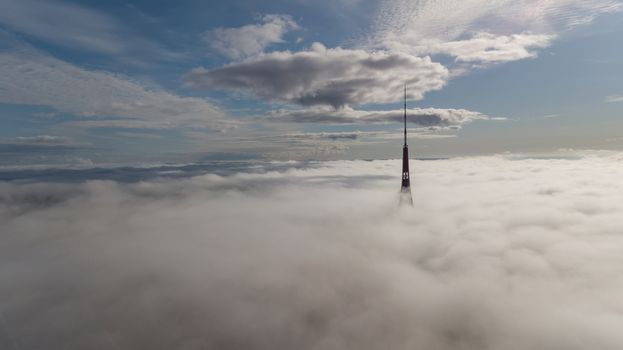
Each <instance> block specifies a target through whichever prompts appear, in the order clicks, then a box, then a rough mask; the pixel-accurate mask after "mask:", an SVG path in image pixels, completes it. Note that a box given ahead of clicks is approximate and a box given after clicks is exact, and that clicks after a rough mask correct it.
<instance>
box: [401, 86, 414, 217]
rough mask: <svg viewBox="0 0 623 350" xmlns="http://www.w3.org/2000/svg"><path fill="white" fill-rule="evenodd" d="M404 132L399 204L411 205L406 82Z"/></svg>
mask: <svg viewBox="0 0 623 350" xmlns="http://www.w3.org/2000/svg"><path fill="white" fill-rule="evenodd" d="M404 134H405V143H404V146H403V147H402V183H401V185H400V204H401V205H402V204H409V205H413V198H412V197H411V181H410V179H409V147H408V146H407V84H406V83H405V88H404Z"/></svg>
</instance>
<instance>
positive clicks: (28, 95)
mask: <svg viewBox="0 0 623 350" xmlns="http://www.w3.org/2000/svg"><path fill="white" fill-rule="evenodd" d="M0 75H2V76H3V77H4V79H2V80H1V81H0V102H1V103H12V104H26V105H40V106H47V107H51V108H53V109H55V110H57V111H61V112H65V113H69V114H74V115H78V116H80V115H81V116H97V117H102V119H104V120H97V121H84V122H82V123H81V125H85V126H95V127H97V126H107V127H129V128H134V127H140V128H158V129H162V128H172V127H184V126H186V127H189V126H190V127H210V128H216V129H221V128H224V127H225V128H226V127H228V122H226V121H225V120H224V113H223V112H222V111H220V110H219V108H217V107H216V106H215V105H213V104H212V103H210V102H208V101H207V100H205V99H202V98H197V97H182V96H178V95H175V94H172V93H169V92H166V91H164V90H158V89H149V88H147V87H145V86H144V85H143V84H141V83H140V82H138V81H134V80H132V79H129V78H127V77H123V76H119V75H115V74H112V73H109V72H104V71H95V70H88V69H84V68H81V67H78V66H75V65H72V64H69V63H66V62H63V61H61V60H58V59H55V58H53V57H50V56H45V55H42V54H40V53H38V52H37V51H35V50H34V49H30V48H27V47H21V48H16V49H11V50H4V51H0ZM111 117H117V118H113V119H111ZM119 117H121V118H126V119H119ZM105 119H108V120H105Z"/></svg>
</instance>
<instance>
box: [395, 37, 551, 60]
mask: <svg viewBox="0 0 623 350" xmlns="http://www.w3.org/2000/svg"><path fill="white" fill-rule="evenodd" d="M554 38H555V36H553V35H536V34H525V33H524V34H513V35H493V34H490V33H474V34H473V35H472V36H471V37H469V38H468V39H464V40H455V41H442V40H439V39H419V38H416V37H409V36H402V37H400V38H397V40H395V41H391V40H389V41H388V42H387V44H386V45H387V47H389V48H391V49H392V50H397V51H402V52H412V53H414V54H420V55H424V54H428V55H430V54H446V55H449V56H452V57H455V59H456V61H458V62H480V63H502V62H509V61H516V60H520V59H525V58H534V57H536V56H537V52H536V50H537V49H541V48H545V47H548V46H549V45H550V43H551V42H552V40H553V39H554Z"/></svg>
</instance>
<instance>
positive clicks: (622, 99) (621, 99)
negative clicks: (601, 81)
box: [606, 95, 623, 102]
mask: <svg viewBox="0 0 623 350" xmlns="http://www.w3.org/2000/svg"><path fill="white" fill-rule="evenodd" d="M606 102H623V96H620V95H611V96H607V97H606Z"/></svg>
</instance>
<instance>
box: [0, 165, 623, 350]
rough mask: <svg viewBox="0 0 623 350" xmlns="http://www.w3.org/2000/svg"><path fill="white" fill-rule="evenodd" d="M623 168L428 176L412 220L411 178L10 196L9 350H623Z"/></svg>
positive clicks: (86, 187) (365, 170) (347, 175)
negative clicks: (405, 199)
mask: <svg viewBox="0 0 623 350" xmlns="http://www.w3.org/2000/svg"><path fill="white" fill-rule="evenodd" d="M621 159H623V156H622V155H621V154H615V155H613V156H611V157H585V158H581V159H578V160H563V159H548V160H545V159H541V160H534V159H516V158H505V157H485V158H461V159H450V160H439V161H412V168H413V169H414V171H413V174H412V175H413V176H412V184H413V192H414V202H415V205H414V208H412V209H407V210H398V208H397V203H396V202H397V196H398V188H397V185H398V183H399V174H400V172H399V166H400V164H399V162H398V161H372V162H364V161H352V162H345V161H341V162H329V163H317V164H316V165H315V166H312V167H308V168H302V169H298V170H297V169H291V170H288V171H283V172H274V171H271V172H267V173H264V174H257V173H256V174H253V173H238V174H235V175H232V176H229V177H220V176H216V175H205V176H200V177H196V178H192V179H187V180H168V181H163V180H161V181H145V182H141V183H137V184H125V185H124V184H118V183H115V182H111V181H93V182H87V183H82V184H77V185H53V184H31V185H15V184H7V183H3V184H0V198H1V200H0V232H2V233H3V234H2V244H1V245H0V262H1V264H0V266H2V268H1V269H0V279H1V280H2V281H4V283H2V284H0V300H1V301H0V306H2V321H3V323H2V327H3V328H2V332H3V334H5V335H7V337H9V338H8V339H7V338H4V340H5V341H9V340H12V341H13V344H17V345H10V346H13V347H15V348H22V349H31V348H41V347H44V348H63V349H81V348H82V349H83V348H133V349H146V348H149V349H172V348H187V349H199V348H222V347H226V348H228V349H242V348H244V349H275V348H297V349H303V350H305V349H317V350H324V349H362V350H367V349H380V348H383V349H398V350H401V349H441V350H450V349H462V350H481V349H496V350H517V349H526V348H529V349H537V350H545V349H548V350H549V349H565V350H584V349H586V346H587V344H590V346H591V347H594V348H599V349H604V350H618V349H620V348H621V346H623V334H621V332H620V329H621V327H623V320H622V319H621V317H620V313H619V310H621V309H622V308H623V301H621V298H620V295H621V293H622V292H623V281H621V279H620V278H619V277H620V276H621V273H622V266H623V238H622V236H621V234H620V232H621V230H622V229H623V221H622V220H621V218H622V217H623V204H622V203H623V188H621V182H620V181H619V179H620V178H621V177H623V168H622V167H621V166H620V161H621ZM293 165H297V164H293ZM299 165H300V164H299ZM251 169H255V170H256V171H257V170H258V168H257V166H256V167H254V168H251ZM397 170H398V171H397Z"/></svg>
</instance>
